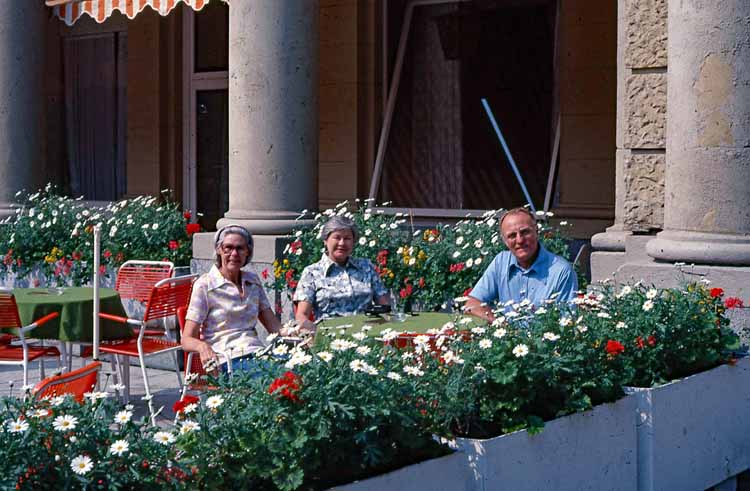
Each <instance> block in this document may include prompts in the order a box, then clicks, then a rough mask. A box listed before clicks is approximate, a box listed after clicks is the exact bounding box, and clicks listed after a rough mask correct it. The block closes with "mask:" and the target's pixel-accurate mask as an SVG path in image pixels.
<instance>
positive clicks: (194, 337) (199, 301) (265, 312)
mask: <svg viewBox="0 0 750 491" xmlns="http://www.w3.org/2000/svg"><path fill="white" fill-rule="evenodd" d="M214 254H215V264H214V265H213V266H212V267H211V270H210V271H209V272H208V273H207V274H205V275H203V276H202V277H200V278H199V279H198V280H197V281H196V282H195V285H194V286H193V293H192V296H191V298H190V305H189V307H188V311H187V315H186V316H185V318H186V323H185V329H184V330H183V333H182V347H183V348H184V349H185V351H195V352H197V353H198V354H199V355H200V358H201V362H202V363H203V365H204V366H211V365H213V364H219V363H222V362H226V361H227V360H232V371H234V370H238V369H248V368H250V367H249V365H250V362H249V360H248V358H246V355H252V354H253V353H254V352H256V351H258V350H260V349H262V348H263V347H264V346H263V343H262V342H261V340H260V338H259V337H258V333H257V331H256V328H255V327H256V324H257V322H258V321H260V322H261V323H262V324H263V326H264V327H265V328H266V330H267V331H268V332H269V333H277V332H279V331H280V330H281V324H280V323H279V320H278V319H277V318H276V315H275V314H274V311H273V309H272V308H271V304H270V303H269V302H268V298H266V293H265V291H264V290H263V285H262V283H261V281H260V278H259V277H258V275H257V274H256V273H254V272H251V271H243V270H242V267H243V266H245V265H246V264H247V263H249V262H250V259H251V258H252V256H253V237H252V235H250V232H248V231H247V230H246V229H245V228H244V227H241V226H239V225H227V226H226V227H223V228H221V229H220V230H219V231H218V232H216V235H215V236H214ZM217 354H221V356H220V357H219V356H217ZM223 368H224V369H226V368H225V367H223Z"/></svg>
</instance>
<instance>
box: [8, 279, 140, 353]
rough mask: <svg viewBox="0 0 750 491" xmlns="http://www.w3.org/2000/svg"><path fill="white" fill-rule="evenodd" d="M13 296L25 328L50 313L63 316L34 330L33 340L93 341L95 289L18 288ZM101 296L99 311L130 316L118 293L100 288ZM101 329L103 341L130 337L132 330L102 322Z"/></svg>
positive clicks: (105, 321)
mask: <svg viewBox="0 0 750 491" xmlns="http://www.w3.org/2000/svg"><path fill="white" fill-rule="evenodd" d="M13 294H14V295H15V297H16V304H18V313H19V314H20V316H21V322H22V323H23V325H25V326H27V325H29V324H31V323H32V322H34V321H35V320H36V319H40V318H41V317H44V316H45V315H47V314H49V313H52V312H59V313H60V317H58V318H56V319H52V320H51V321H49V322H47V323H46V324H44V325H43V326H41V327H39V328H37V329H34V330H33V331H32V332H31V337H35V338H40V339H59V340H61V341H83V342H91V341H92V340H93V336H94V327H93V325H94V319H93V315H94V301H93V297H94V289H93V288H86V287H69V288H61V289H53V288H50V289H47V288H14V289H13ZM99 294H100V299H101V303H100V304H99V312H102V313H107V314H113V315H121V316H123V317H125V316H126V315H125V310H124V309H123V307H122V302H120V295H119V294H118V293H117V292H116V291H115V290H112V289H111V288H100V289H99ZM99 326H100V333H101V339H118V338H125V337H129V336H130V332H131V331H130V328H128V327H127V326H126V325H125V324H118V323H116V322H112V321H108V320H105V319H101V322H100V323H99Z"/></svg>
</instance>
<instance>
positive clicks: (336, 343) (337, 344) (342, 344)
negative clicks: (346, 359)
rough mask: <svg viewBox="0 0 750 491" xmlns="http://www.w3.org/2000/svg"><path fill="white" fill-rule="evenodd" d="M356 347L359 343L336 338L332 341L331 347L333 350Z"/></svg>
mask: <svg viewBox="0 0 750 491" xmlns="http://www.w3.org/2000/svg"><path fill="white" fill-rule="evenodd" d="M356 347H357V343H354V342H352V341H348V340H346V339H334V340H333V341H331V349H332V350H333V351H346V350H350V349H352V348H356Z"/></svg>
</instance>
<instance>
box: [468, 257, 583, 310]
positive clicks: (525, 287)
mask: <svg viewBox="0 0 750 491" xmlns="http://www.w3.org/2000/svg"><path fill="white" fill-rule="evenodd" d="M577 290H578V277H577V276H576V272H575V270H574V269H573V266H572V265H571V264H570V263H569V262H568V261H566V260H565V259H563V258H561V257H560V256H558V255H556V254H552V253H551V252H549V251H548V250H547V249H545V248H544V246H542V245H541V244H539V254H538V255H537V258H536V261H534V264H532V265H531V267H530V268H529V269H523V268H522V267H521V266H520V265H519V264H518V260H517V259H516V257H515V256H514V255H513V254H511V253H510V251H503V252H501V253H500V254H498V255H497V256H495V259H494V260H493V261H492V263H491V264H490V266H489V267H488V268H487V270H486V271H485V272H484V274H483V275H482V277H481V278H479V281H478V282H477V284H476V285H475V286H474V288H473V289H472V290H471V293H470V295H471V296H472V297H474V298H476V299H477V300H479V301H480V302H484V303H487V304H492V303H495V302H498V303H505V302H508V301H509V300H513V302H514V303H520V302H522V301H523V300H526V299H528V300H530V301H531V302H532V303H533V304H534V305H536V306H540V305H542V304H543V303H544V301H545V300H547V299H549V298H551V297H552V295H553V294H555V293H557V294H558V295H557V297H555V300H556V301H558V302H569V301H570V300H573V299H574V298H575V297H576V291H577Z"/></svg>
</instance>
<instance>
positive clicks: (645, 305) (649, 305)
mask: <svg viewBox="0 0 750 491" xmlns="http://www.w3.org/2000/svg"><path fill="white" fill-rule="evenodd" d="M653 308H654V302H653V301H652V300H646V301H645V302H643V310H644V311H645V312H648V311H649V310H651V309H653Z"/></svg>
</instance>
